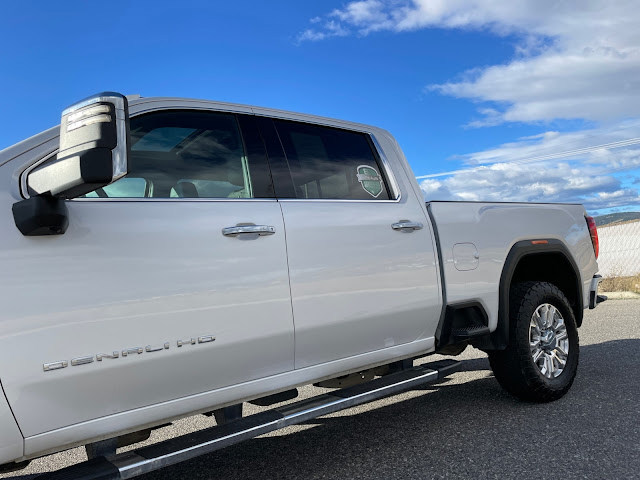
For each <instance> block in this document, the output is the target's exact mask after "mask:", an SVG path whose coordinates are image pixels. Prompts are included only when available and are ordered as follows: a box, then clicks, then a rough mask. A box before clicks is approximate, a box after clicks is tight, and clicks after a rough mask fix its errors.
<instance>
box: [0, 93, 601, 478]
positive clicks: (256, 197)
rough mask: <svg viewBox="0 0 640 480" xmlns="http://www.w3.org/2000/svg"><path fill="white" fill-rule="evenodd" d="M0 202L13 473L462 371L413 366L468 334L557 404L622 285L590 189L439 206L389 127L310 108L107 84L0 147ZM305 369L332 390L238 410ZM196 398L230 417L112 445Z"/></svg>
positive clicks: (286, 391) (2, 454)
mask: <svg viewBox="0 0 640 480" xmlns="http://www.w3.org/2000/svg"><path fill="white" fill-rule="evenodd" d="M0 202H1V204H2V208H0V225H2V227H1V229H0V252H1V258H2V260H1V265H2V268H0V294H1V296H2V297H1V298H2V303H1V304H2V308H1V310H0V382H1V387H2V391H1V393H0V464H2V466H1V468H2V469H3V470H4V471H10V470H15V469H18V468H20V467H23V466H24V465H26V463H28V461H29V460H30V459H33V458H36V457H40V456H43V455H46V454H49V453H53V452H56V451H61V450H64V449H68V448H71V447H74V446H79V445H85V446H86V447H87V453H88V456H89V458H90V461H89V463H88V464H86V465H85V464H80V467H82V468H84V470H82V472H84V473H80V471H79V470H71V471H66V472H64V473H65V474H66V475H67V477H64V478H69V477H73V476H76V477H82V478H130V477H132V476H135V475H139V474H141V473H145V472H147V471H150V470H153V469H155V468H161V467H163V466H165V465H169V464H172V463H176V462H178V461H181V460H184V459H186V458H191V457H193V456H195V455H197V454H202V453H206V452H209V451H212V450H214V449H216V448H222V447H224V446H226V445H229V444H231V443H235V442H237V441H241V440H243V439H245V438H250V437H253V436H256V435H260V434H262V433H265V432H267V431H271V430H275V429H277V428H281V427H283V426H286V425H290V424H293V423H298V422H301V421H305V420H307V419H309V418H312V417H314V416H318V415H323V414H326V413H330V412H333V411H336V410H339V409H341V408H346V407H349V406H352V405H355V404H358V403H363V402H365V401H369V400H372V399H375V398H379V397H382V396H385V395H390V394H392V393H395V392H397V391H399V390H402V389H408V388H411V387H413V386H415V385H417V384H419V383H425V382H432V381H436V380H437V379H438V378H442V376H443V375H446V374H447V372H449V368H450V367H451V364H447V363H443V362H439V363H437V364H435V365H430V364H428V363H427V364H424V365H420V366H416V367H414V366H413V360H415V359H417V358H420V357H424V356H426V355H429V354H433V353H444V354H451V355H455V354H457V353H460V352H461V351H462V350H464V348H465V347H466V346H468V345H473V346H475V347H477V348H479V349H481V350H484V351H486V352H487V353H488V355H489V360H490V363H491V367H492V369H493V372H494V374H495V377H496V379H497V380H498V382H500V384H501V385H502V386H503V387H504V388H505V389H507V390H508V391H509V392H511V393H512V394H514V395H516V396H518V397H520V398H522V399H525V400H528V401H541V402H545V401H551V400H555V399H557V398H559V397H561V396H562V395H564V394H565V393H566V392H567V390H568V389H569V387H570V386H571V384H572V382H573V379H574V377H575V375H576V370H577V366H578V353H579V352H578V349H579V345H578V331H577V328H578V327H579V326H580V325H581V323H582V318H583V309H585V308H594V307H595V306H596V305H597V303H598V302H600V301H602V300H604V297H601V296H599V295H598V292H597V290H598V283H599V279H600V277H599V276H598V275H596V272H597V270H598V266H597V263H596V258H597V253H598V239H597V232H596V228H595V223H594V222H593V220H592V219H591V218H590V217H588V216H587V215H586V213H585V210H584V208H583V207H582V206H580V205H560V204H527V203H473V202H428V203H425V201H424V200H423V196H422V193H421V190H420V188H419V186H418V184H417V182H416V180H415V177H414V174H413V173H412V171H411V169H410V167H409V165H408V163H407V161H406V160H405V157H404V155H403V153H402V151H401V150H400V147H399V146H398V144H397V143H396V141H395V140H394V139H393V137H392V136H391V135H390V134H389V133H388V132H386V131H384V130H381V129H379V128H375V127H371V126H367V125H360V124H355V123H350V122H345V121H341V120H333V119H328V118H321V117H316V116H312V115H303V114H297V113H290V112H283V111H279V110H272V109H266V108H256V107H249V106H242V105H233V104H227V103H218V102H210V101H201V100H187V99H176V98H140V97H135V98H127V97H124V96H122V95H120V94H117V93H113V92H105V93H102V94H98V95H96V96H94V97H90V98H88V99H86V100H84V101H82V102H79V103H78V104H76V105H74V106H72V107H70V108H68V109H67V110H65V111H64V112H63V115H62V123H61V126H60V127H55V128H52V129H50V130H47V131H45V132H42V133H40V134H39V135H36V136H34V137H31V138H29V139H27V140H24V141H23V142H20V143H18V144H17V145H14V146H12V147H9V148H7V149H5V150H3V151H0ZM306 384H316V385H318V386H321V387H329V388H333V389H334V390H329V393H323V394H322V395H319V396H318V397H317V398H313V399H311V400H308V399H307V400H304V401H297V402H295V401H294V402H289V403H287V404H285V405H284V406H279V407H277V408H273V409H270V410H266V411H265V412H263V413H261V414H256V415H253V416H248V417H242V402H252V403H256V404H259V405H273V404H275V403H278V402H280V403H281V402H283V401H285V400H292V399H293V398H294V397H295V396H296V393H297V391H296V388H297V387H298V386H301V385H306ZM322 392H327V390H322ZM197 413H208V414H215V416H216V419H217V423H218V425H219V426H216V427H213V428H212V429H209V430H206V431H204V432H202V433H201V434H199V436H198V435H191V436H190V437H189V438H178V439H175V441H167V442H164V443H163V444H159V445H155V446H153V445H152V446H151V447H144V448H141V449H138V450H133V451H131V452H128V453H125V454H122V453H120V454H117V452H116V447H117V446H122V445H126V444H131V443H134V442H136V441H139V440H140V439H141V438H144V437H145V436H147V435H148V432H149V431H150V429H152V428H154V427H156V426H159V425H162V424H166V423H167V422H170V421H172V420H174V419H177V418H180V417H184V416H187V415H193V414H197ZM80 467H79V468H80ZM89 467H90V468H89ZM70 468H72V469H73V468H74V467H70ZM87 471H90V472H92V473H91V474H90V475H89V476H86V472H87ZM59 472H63V471H59ZM74 472H75V473H74ZM92 475H93V476H92ZM50 478H58V477H55V476H50ZM59 478H63V477H59Z"/></svg>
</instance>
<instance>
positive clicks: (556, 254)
mask: <svg viewBox="0 0 640 480" xmlns="http://www.w3.org/2000/svg"><path fill="white" fill-rule="evenodd" d="M524 281H544V282H549V283H552V284H554V285H556V286H557V287H558V288H559V289H560V290H561V291H562V293H564V295H565V296H566V297H567V300H569V304H570V305H571V309H572V310H573V314H574V316H575V319H576V325H577V326H578V327H579V326H580V325H581V324H582V317H583V296H582V283H581V282H580V275H579V270H578V266H577V265H576V262H575V261H574V259H573V257H572V256H571V254H570V253H569V249H568V248H567V246H566V245H565V244H564V243H562V242H561V241H560V240H556V239H543V240H540V239H532V240H522V241H520V242H517V243H515V244H514V245H513V247H511V250H509V254H508V255H507V257H506V259H505V262H504V266H503V268H502V274H501V275H500V285H499V307H498V325H497V327H496V330H495V331H494V332H493V333H492V334H491V335H490V336H489V337H488V338H485V339H483V340H481V341H480V342H478V344H477V345H475V346H477V347H478V348H481V349H483V350H502V349H504V348H506V346H507V344H508V342H509V293H510V291H511V288H512V286H513V285H514V284H516V283H519V282H524Z"/></svg>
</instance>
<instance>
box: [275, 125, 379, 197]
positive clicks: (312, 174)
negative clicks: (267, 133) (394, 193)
mask: <svg viewBox="0 0 640 480" xmlns="http://www.w3.org/2000/svg"><path fill="white" fill-rule="evenodd" d="M275 125H276V128H277V130H278V135H279V137H280V141H281V142H282V146H283V148H284V151H285V155H286V157H287V162H288V163H289V169H290V171H291V176H292V179H293V184H294V187H295V191H296V197H297V198H327V199H347V200H389V198H390V197H389V189H388V187H387V182H386V179H385V178H384V174H383V171H382V169H381V168H380V164H379V162H378V161H377V158H376V155H375V154H374V152H373V149H372V145H371V143H370V140H369V138H368V137H367V135H365V134H363V133H358V132H352V131H347V130H341V129H338V128H331V127H323V126H318V125H310V124H306V123H298V122H289V121H284V120H275Z"/></svg>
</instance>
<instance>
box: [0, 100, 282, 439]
mask: <svg viewBox="0 0 640 480" xmlns="http://www.w3.org/2000/svg"><path fill="white" fill-rule="evenodd" d="M253 122H254V119H253V117H252V116H251V115H241V114H234V113H223V112H213V111H203V110H198V111H196V110H159V111H154V112H150V113H146V114H144V115H140V116H137V117H133V118H132V119H131V136H132V154H131V158H130V173H129V174H128V175H127V176H126V177H124V178H123V179H121V180H119V181H117V182H115V183H113V184H111V185H109V186H107V187H105V188H104V189H98V190H96V191H95V192H93V193H91V194H88V195H87V196H86V198H82V199H77V200H73V201H68V202H67V207H68V210H69V228H68V230H67V232H66V233H65V234H64V235H60V236H49V237H23V236H22V235H21V234H20V232H19V231H18V230H17V229H16V228H15V227H14V226H13V225H12V224H10V223H9V222H11V220H10V218H11V217H10V216H7V217H5V219H6V224H5V227H4V228H5V229H7V231H8V234H7V236H6V238H7V241H6V242H4V243H5V245H3V247H2V248H3V258H4V260H3V262H4V263H3V264H4V265H5V267H4V269H3V270H2V272H0V291H2V298H3V307H2V312H0V315H1V318H0V321H1V325H2V335H0V378H2V382H3V383H2V385H3V387H4V390H5V392H6V395H7V397H8V400H9V402H10V404H11V406H12V409H13V412H14V414H15V416H16V418H17V421H18V423H19V425H20V428H21V430H22V433H23V434H24V435H25V437H30V436H33V435H37V434H40V433H43V432H48V431H51V430H54V429H58V428H61V427H64V426H67V425H72V424H77V423H79V422H86V421H89V420H91V419H96V418H100V417H104V416H107V415H112V414H117V413H119V412H125V411H129V410H133V409H137V408H141V407H146V406H150V405H154V404H158V403H161V402H168V401H174V400H178V399H182V398H185V397H189V396H195V395H198V394H201V393H203V392H208V391H212V390H215V389H218V388H221V387H225V386H229V385H235V384H239V383H242V382H247V381H250V380H253V379H258V378H262V377H266V376H269V375H274V374H278V373H282V372H286V371H290V370H292V369H293V367H294V364H293V353H294V352H293V347H294V345H293V333H294V332H293V319H292V313H291V303H290V293H289V282H288V272H287V259H286V247H285V235H284V224H283V220H282V214H281V210H280V207H279V205H278V202H277V200H276V199H275V198H273V197H274V195H273V187H272V183H271V175H270V172H269V168H268V164H267V158H266V155H265V151H264V146H263V143H262V140H261V139H260V136H259V132H258V130H257V128H255V127H254V126H253ZM8 211H9V212H10V208H8ZM255 230H257V233H256V232H255ZM251 232H254V233H251ZM25 352H30V353H29V354H28V355H25ZM16 359H19V360H18V361H17V362H16Z"/></svg>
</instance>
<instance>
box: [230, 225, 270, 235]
mask: <svg viewBox="0 0 640 480" xmlns="http://www.w3.org/2000/svg"><path fill="white" fill-rule="evenodd" d="M245 233H252V234H254V235H256V234H257V235H260V236H261V237H262V236H264V235H273V234H274V233H276V227H272V226H271V225H236V226H235V227H226V228H223V229H222V234H223V235H224V236H225V237H237V236H238V235H243V234H245Z"/></svg>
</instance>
